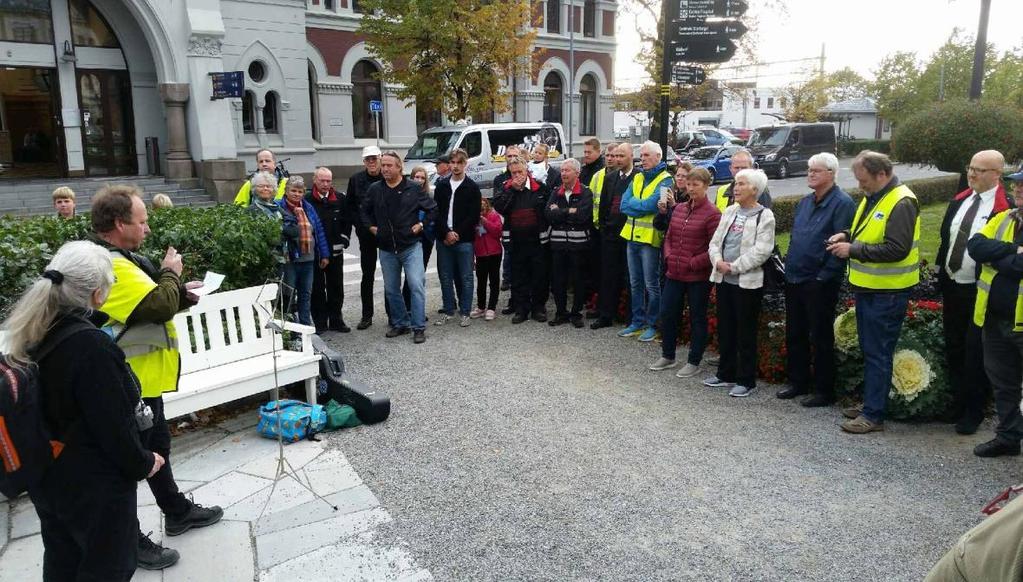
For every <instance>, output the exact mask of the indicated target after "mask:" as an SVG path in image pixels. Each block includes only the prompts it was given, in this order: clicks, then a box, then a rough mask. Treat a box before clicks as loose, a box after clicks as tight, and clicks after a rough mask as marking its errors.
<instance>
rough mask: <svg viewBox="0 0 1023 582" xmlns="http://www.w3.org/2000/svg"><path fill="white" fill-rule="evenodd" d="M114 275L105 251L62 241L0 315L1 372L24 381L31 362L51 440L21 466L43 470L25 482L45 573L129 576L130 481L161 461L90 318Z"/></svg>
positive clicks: (134, 536)
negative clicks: (0, 336)
mask: <svg viewBox="0 0 1023 582" xmlns="http://www.w3.org/2000/svg"><path fill="white" fill-rule="evenodd" d="M113 283H114V271H113V266H112V262H111V258H110V253H109V252H108V251H106V250H105V249H103V248H102V247H100V246H99V245H96V244H94V243H91V242H87V241H76V242H70V243H67V244H65V245H64V246H62V247H61V248H60V250H59V251H57V254H56V256H54V257H53V260H52V261H50V264H49V265H47V267H46V270H45V271H44V272H43V275H42V277H40V278H39V279H38V280H36V281H35V282H34V283H33V284H32V286H31V287H29V288H28V290H26V291H25V293H24V294H23V295H22V297H21V299H20V300H19V301H18V303H17V304H16V305H15V306H14V308H13V310H12V311H11V313H10V316H9V317H8V318H7V320H6V321H5V322H4V323H3V324H2V328H3V330H4V332H5V333H6V346H5V348H4V351H5V353H6V355H5V356H4V359H3V363H2V364H0V369H2V370H0V371H2V372H3V373H4V374H5V375H6V376H7V378H8V381H10V379H11V378H15V379H18V378H19V377H20V379H22V380H25V379H26V376H25V374H26V373H27V372H28V371H30V370H31V369H32V368H34V367H38V372H37V373H38V376H37V377H38V385H37V386H38V390H37V392H36V394H37V395H38V397H39V403H38V406H39V409H40V411H41V413H42V416H43V418H44V420H45V423H46V426H47V428H48V429H49V431H50V435H49V436H50V438H52V439H54V440H56V441H58V442H57V444H56V445H54V446H53V451H52V452H53V456H54V459H53V462H52V464H49V466H48V467H46V466H43V467H39V466H38V464H37V465H34V466H23V467H22V469H21V470H24V471H32V470H33V469H36V468H39V469H45V472H42V471H41V472H40V474H39V478H38V479H33V480H30V482H29V484H28V493H29V496H30V497H31V499H32V503H33V504H34V505H35V509H36V513H37V514H38V515H39V522H40V528H41V532H42V540H43V547H44V553H43V579H44V580H129V579H131V577H132V574H133V573H134V572H135V567H136V563H137V551H138V547H139V545H140V543H143V542H142V540H141V539H140V537H139V531H138V522H137V520H136V495H135V488H136V483H137V482H138V481H139V480H141V479H144V478H146V477H148V476H151V475H153V474H154V473H156V471H158V470H159V469H160V467H161V466H163V463H164V459H163V458H162V457H161V456H160V455H158V454H156V453H153V452H150V451H148V450H146V449H144V448H143V447H142V443H141V441H140V439H139V432H140V431H142V430H145V429H147V428H149V426H152V412H149V414H148V416H147V414H146V412H147V411H148V410H149V409H148V407H146V406H145V405H144V404H142V401H141V393H140V390H139V386H138V383H137V381H136V380H135V377H134V376H133V374H132V372H131V370H130V369H129V368H128V364H127V363H126V362H125V359H124V352H122V351H121V349H120V348H119V347H117V344H116V343H114V341H113V339H111V338H110V336H108V335H107V334H106V333H104V332H103V331H101V330H99V329H98V328H97V327H96V326H95V325H93V324H92V323H90V322H89V320H88V316H89V315H90V314H91V312H92V310H93V309H96V308H98V307H99V306H100V305H103V302H104V301H105V300H106V298H107V295H108V294H109V292H110V287H111V285H113ZM39 348H43V350H42V352H39V351H38V350H39ZM37 353H38V354H39V356H40V357H38V358H37V356H36V354H37ZM31 395H32V391H30V390H29V391H25V392H23V398H24V397H30V396H31ZM146 422H148V423H149V426H146ZM5 444H6V443H5ZM47 452H49V451H47ZM44 454H45V453H44ZM27 458H28V457H27V455H23V456H22V457H21V459H22V460H23V461H24V460H25V459H27ZM37 458H38V457H37ZM43 458H45V457H43ZM5 460H7V459H5ZM145 539H146V540H147V541H148V538H145ZM150 543H151V542H150Z"/></svg>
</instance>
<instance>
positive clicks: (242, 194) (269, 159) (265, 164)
mask: <svg viewBox="0 0 1023 582" xmlns="http://www.w3.org/2000/svg"><path fill="white" fill-rule="evenodd" d="M276 171H277V158H276V157H275V156H274V153H273V152H272V151H270V150H268V149H262V150H259V151H258V152H256V172H257V173H259V172H268V173H270V174H273V173H275V172H276ZM253 175H255V174H253ZM287 188H288V178H287V176H281V175H277V190H276V193H275V194H274V200H280V199H281V198H284V191H285V190H287ZM234 203H235V204H237V205H238V206H248V205H249V204H251V203H252V176H249V178H248V179H247V180H245V183H244V184H242V187H241V188H239V189H238V194H236V195H235V197H234Z"/></svg>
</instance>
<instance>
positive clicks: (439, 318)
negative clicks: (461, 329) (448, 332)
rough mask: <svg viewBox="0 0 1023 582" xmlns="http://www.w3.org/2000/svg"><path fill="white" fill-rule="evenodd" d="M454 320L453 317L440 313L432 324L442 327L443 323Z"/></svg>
mask: <svg viewBox="0 0 1023 582" xmlns="http://www.w3.org/2000/svg"><path fill="white" fill-rule="evenodd" d="M454 318H455V316H454V315H448V314H447V313H441V314H440V315H438V316H437V319H434V320H433V324H434V325H444V324H445V323H447V322H449V321H451V320H452V319H454Z"/></svg>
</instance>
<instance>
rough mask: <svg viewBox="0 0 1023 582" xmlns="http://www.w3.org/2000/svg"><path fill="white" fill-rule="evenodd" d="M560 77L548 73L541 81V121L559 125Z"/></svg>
mask: <svg viewBox="0 0 1023 582" xmlns="http://www.w3.org/2000/svg"><path fill="white" fill-rule="evenodd" d="M561 94H562V85H561V77H560V76H558V74H557V73H555V72H550V73H548V74H547V77H546V78H545V79H544V80H543V120H544V121H550V122H552V123H561V100H562V98H561Z"/></svg>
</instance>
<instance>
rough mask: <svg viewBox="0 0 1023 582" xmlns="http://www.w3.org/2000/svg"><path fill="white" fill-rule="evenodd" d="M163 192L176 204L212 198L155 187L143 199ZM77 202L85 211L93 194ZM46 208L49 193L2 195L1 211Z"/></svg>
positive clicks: (197, 192) (200, 192)
mask: <svg viewBox="0 0 1023 582" xmlns="http://www.w3.org/2000/svg"><path fill="white" fill-rule="evenodd" d="M159 192H162V193H164V194H167V195H168V196H170V198H171V201H173V202H174V203H175V204H178V203H179V202H185V201H186V200H188V201H196V200H212V197H211V196H210V195H209V194H207V193H206V191H205V190H198V189H174V188H154V189H152V190H151V191H148V192H145V193H144V194H143V197H142V198H143V200H145V201H146V202H149V201H151V200H152V198H153V195H155V194H156V193H159ZM75 202H76V206H77V208H78V210H80V211H84V210H86V209H88V208H89V206H90V204H91V202H92V195H91V194H90V195H84V196H77V195H76V197H75ZM26 207H27V208H45V209H51V208H52V207H53V200H52V198H51V196H50V195H49V194H47V195H45V196H32V197H24V198H5V197H3V196H2V195H0V212H3V211H5V210H13V209H20V208H26Z"/></svg>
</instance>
